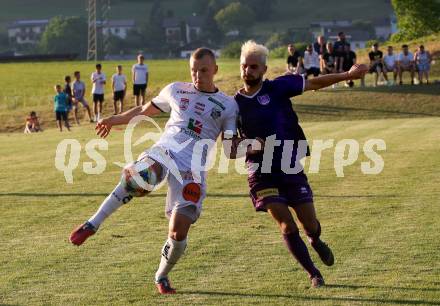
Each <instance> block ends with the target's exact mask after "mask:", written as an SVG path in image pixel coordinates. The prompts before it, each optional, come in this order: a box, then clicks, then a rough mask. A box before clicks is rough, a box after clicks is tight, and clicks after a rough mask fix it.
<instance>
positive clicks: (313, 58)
mask: <svg viewBox="0 0 440 306" xmlns="http://www.w3.org/2000/svg"><path fill="white" fill-rule="evenodd" d="M303 64H304V69H305V70H306V73H305V75H306V78H307V77H308V76H309V75H311V74H313V76H315V77H317V76H318V75H319V72H320V71H319V55H318V53H316V52H315V50H313V47H312V45H308V46H307V48H306V51H304V60H303Z"/></svg>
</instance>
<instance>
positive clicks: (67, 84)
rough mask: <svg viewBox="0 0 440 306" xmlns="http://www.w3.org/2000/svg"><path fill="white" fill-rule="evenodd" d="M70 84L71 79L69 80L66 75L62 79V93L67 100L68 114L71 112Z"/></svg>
mask: <svg viewBox="0 0 440 306" xmlns="http://www.w3.org/2000/svg"><path fill="white" fill-rule="evenodd" d="M71 82H72V79H71V78H70V75H66V76H65V77H64V90H63V91H64V93H65V94H66V95H67V97H68V98H69V101H68V107H67V112H70V111H71V110H72V107H73V106H72V104H73V103H72V87H71V86H70V83H71Z"/></svg>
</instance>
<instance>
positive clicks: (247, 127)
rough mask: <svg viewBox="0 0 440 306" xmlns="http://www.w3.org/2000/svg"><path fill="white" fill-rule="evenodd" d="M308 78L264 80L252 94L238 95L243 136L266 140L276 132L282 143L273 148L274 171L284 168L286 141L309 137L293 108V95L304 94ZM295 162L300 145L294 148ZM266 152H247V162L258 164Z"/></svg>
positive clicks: (240, 127)
mask: <svg viewBox="0 0 440 306" xmlns="http://www.w3.org/2000/svg"><path fill="white" fill-rule="evenodd" d="M304 85H305V80H304V78H303V77H302V76H301V75H284V76H280V77H278V78H276V79H274V80H265V81H264V82H263V85H262V87H261V89H260V90H259V91H258V92H257V93H255V94H254V95H253V96H246V95H244V94H242V93H240V92H237V94H236V95H235V100H236V101H237V103H238V106H239V110H240V118H239V124H238V128H239V132H240V135H241V137H244V138H250V139H255V138H257V137H260V138H262V139H266V137H268V136H272V135H276V139H277V140H281V145H280V146H276V147H275V149H274V154H273V160H272V172H279V171H280V170H281V158H282V152H283V145H284V142H283V140H294V141H295V144H298V141H299V140H306V137H305V135H304V132H303V130H302V128H301V127H300V125H299V123H298V116H297V115H296V113H295V111H294V110H293V108H292V102H291V101H290V98H291V97H294V96H297V95H301V94H302V93H303V91H304ZM292 151H293V152H292V163H291V166H292V167H293V165H294V161H295V159H296V151H297V147H296V146H293V148H292ZM262 160H263V153H258V154H248V155H247V156H246V162H248V163H259V164H260V167H261V162H262Z"/></svg>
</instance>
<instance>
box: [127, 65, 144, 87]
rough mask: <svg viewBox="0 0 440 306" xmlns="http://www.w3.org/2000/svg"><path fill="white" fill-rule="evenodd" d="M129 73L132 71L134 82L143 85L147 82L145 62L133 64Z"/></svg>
mask: <svg viewBox="0 0 440 306" xmlns="http://www.w3.org/2000/svg"><path fill="white" fill-rule="evenodd" d="M131 73H133V77H134V84H136V85H143V84H147V73H148V66H147V65H145V64H142V65H141V64H134V65H133V67H132V68H131Z"/></svg>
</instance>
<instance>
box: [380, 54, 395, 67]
mask: <svg viewBox="0 0 440 306" xmlns="http://www.w3.org/2000/svg"><path fill="white" fill-rule="evenodd" d="M383 61H384V63H385V66H386V67H389V68H393V67H394V66H395V65H396V61H397V59H396V55H394V54H391V55H389V54H387V55H385V56H384V57H383Z"/></svg>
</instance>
